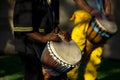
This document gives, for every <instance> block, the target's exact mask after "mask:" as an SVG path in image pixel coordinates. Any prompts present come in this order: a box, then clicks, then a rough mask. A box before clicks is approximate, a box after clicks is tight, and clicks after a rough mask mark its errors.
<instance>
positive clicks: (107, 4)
mask: <svg viewBox="0 0 120 80" xmlns="http://www.w3.org/2000/svg"><path fill="white" fill-rule="evenodd" d="M104 3H105V4H104V9H105V14H111V1H110V0H105V2H104Z"/></svg>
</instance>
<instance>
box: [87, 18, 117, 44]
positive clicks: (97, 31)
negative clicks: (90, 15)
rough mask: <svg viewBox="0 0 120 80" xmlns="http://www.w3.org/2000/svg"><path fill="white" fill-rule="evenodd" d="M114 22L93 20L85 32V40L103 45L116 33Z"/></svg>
mask: <svg viewBox="0 0 120 80" xmlns="http://www.w3.org/2000/svg"><path fill="white" fill-rule="evenodd" d="M117 30H118V28H117V25H116V24H115V22H112V21H108V20H106V19H94V20H93V21H92V22H91V24H90V26H89V27H88V30H87V39H88V40H89V41H90V42H92V43H94V44H96V43H97V44H98V43H104V42H106V40H107V39H109V38H110V37H111V36H112V35H114V34H115V33H116V32H117Z"/></svg>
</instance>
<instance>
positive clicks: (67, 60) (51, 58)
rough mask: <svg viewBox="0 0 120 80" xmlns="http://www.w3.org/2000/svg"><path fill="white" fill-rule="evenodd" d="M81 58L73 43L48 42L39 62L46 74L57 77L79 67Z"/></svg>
mask: <svg viewBox="0 0 120 80" xmlns="http://www.w3.org/2000/svg"><path fill="white" fill-rule="evenodd" d="M81 57H82V54H81V51H80V49H79V47H78V46H77V45H76V44H75V42H74V41H72V40H71V41H70V42H64V41H63V42H53V41H49V42H48V43H47V46H46V48H45V49H44V51H43V54H42V57H41V61H42V64H43V68H44V70H45V71H46V72H47V73H49V74H50V75H53V76H59V75H60V74H62V73H65V72H67V71H69V70H70V69H72V68H73V67H75V66H78V65H80V61H81Z"/></svg>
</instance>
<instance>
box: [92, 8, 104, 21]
mask: <svg viewBox="0 0 120 80" xmlns="http://www.w3.org/2000/svg"><path fill="white" fill-rule="evenodd" d="M90 14H91V15H92V16H93V17H96V18H98V19H102V14H101V13H100V12H99V11H98V10H97V9H93V10H92V11H91V12H90Z"/></svg>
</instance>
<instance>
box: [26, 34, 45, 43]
mask: <svg viewBox="0 0 120 80" xmlns="http://www.w3.org/2000/svg"><path fill="white" fill-rule="evenodd" d="M26 35H27V36H28V37H31V38H33V39H35V40H37V41H40V42H43V43H45V42H47V40H45V39H44V38H43V36H42V35H40V34H39V33H37V32H33V33H27V34H26Z"/></svg>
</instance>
